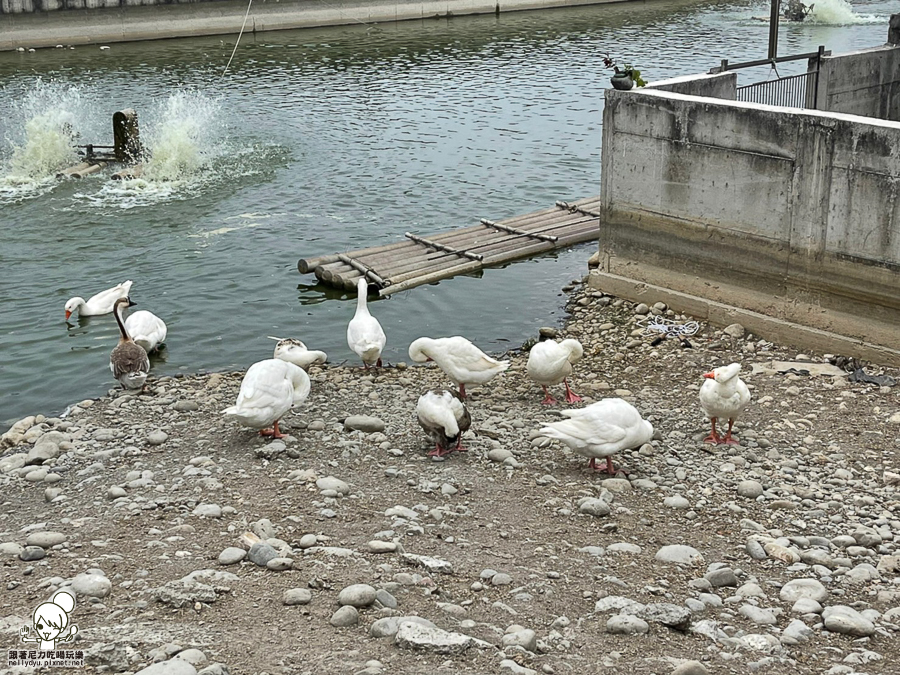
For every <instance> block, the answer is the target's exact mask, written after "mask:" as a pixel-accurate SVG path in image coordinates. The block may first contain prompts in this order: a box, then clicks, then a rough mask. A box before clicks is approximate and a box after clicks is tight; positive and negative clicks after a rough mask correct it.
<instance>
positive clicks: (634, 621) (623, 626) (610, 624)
mask: <svg viewBox="0 0 900 675" xmlns="http://www.w3.org/2000/svg"><path fill="white" fill-rule="evenodd" d="M649 630H650V624H648V623H647V622H646V621H644V620H643V619H641V618H639V617H636V616H634V615H632V614H613V615H612V616H611V617H609V619H607V620H606V632H607V633H612V634H613V635H640V634H643V633H646V632H648V631H649Z"/></svg>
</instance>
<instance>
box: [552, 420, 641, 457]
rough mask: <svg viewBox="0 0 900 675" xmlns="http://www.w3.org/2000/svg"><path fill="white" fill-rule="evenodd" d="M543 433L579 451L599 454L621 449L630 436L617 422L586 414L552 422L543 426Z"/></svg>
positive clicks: (603, 454)
mask: <svg viewBox="0 0 900 675" xmlns="http://www.w3.org/2000/svg"><path fill="white" fill-rule="evenodd" d="M541 433H542V434H544V435H546V436H549V437H551V438H558V439H559V440H561V441H562V442H563V443H565V444H566V445H568V446H569V447H570V448H572V449H573V450H575V451H577V452H582V453H584V452H585V451H588V450H591V454H596V455H598V456H605V455H607V454H612V453H614V452H616V451H618V450H620V449H621V443H622V442H623V441H624V440H625V439H626V437H627V436H628V432H627V431H626V430H625V429H624V428H622V427H620V426H618V425H616V424H610V423H609V422H605V421H603V420H600V419H596V418H591V417H586V416H581V417H575V418H570V419H567V420H562V421H560V422H552V423H551V424H548V425H547V426H545V427H543V428H542V429H541Z"/></svg>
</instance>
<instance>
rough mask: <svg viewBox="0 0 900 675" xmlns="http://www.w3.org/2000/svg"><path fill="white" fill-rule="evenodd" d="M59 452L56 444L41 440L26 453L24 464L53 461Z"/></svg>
mask: <svg viewBox="0 0 900 675" xmlns="http://www.w3.org/2000/svg"><path fill="white" fill-rule="evenodd" d="M59 452H60V450H59V446H58V445H57V444H56V443H53V442H52V441H48V440H45V439H43V438H42V439H41V440H40V441H38V443H37V444H36V445H35V446H34V447H33V448H32V449H31V450H29V451H28V457H27V458H26V459H25V464H43V463H44V462H46V461H47V460H48V459H55V458H56V457H58V456H59Z"/></svg>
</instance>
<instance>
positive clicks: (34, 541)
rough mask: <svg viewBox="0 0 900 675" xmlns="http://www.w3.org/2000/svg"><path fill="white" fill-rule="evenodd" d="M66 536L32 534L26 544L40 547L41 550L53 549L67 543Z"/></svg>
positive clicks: (59, 533) (51, 533) (52, 533)
mask: <svg viewBox="0 0 900 675" xmlns="http://www.w3.org/2000/svg"><path fill="white" fill-rule="evenodd" d="M66 538H67V537H66V535H64V534H63V533H62V532H51V531H45V532H32V533H31V534H29V535H28V539H26V540H25V543H26V544H27V545H28V546H40V547H41V548H51V547H53V546H56V545H57V544H62V543H63V542H64V541H66Z"/></svg>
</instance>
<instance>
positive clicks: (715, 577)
mask: <svg viewBox="0 0 900 675" xmlns="http://www.w3.org/2000/svg"><path fill="white" fill-rule="evenodd" d="M703 578H704V579H706V580H707V581H708V582H709V583H710V584H711V585H712V587H713V588H721V587H722V586H737V585H738V580H737V577H736V576H735V574H734V570H733V569H731V568H730V567H720V568H719V569H717V570H713V571H712V572H707V573H706V574H705V575H703Z"/></svg>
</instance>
